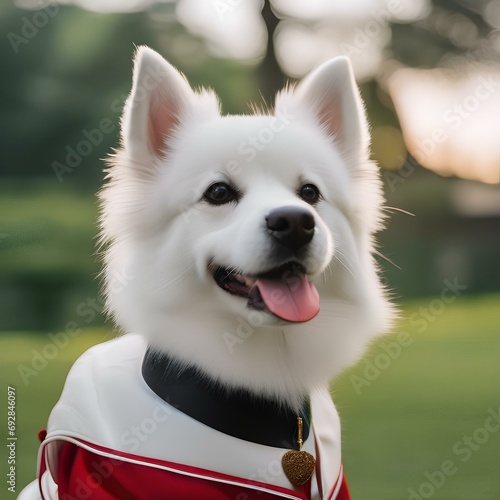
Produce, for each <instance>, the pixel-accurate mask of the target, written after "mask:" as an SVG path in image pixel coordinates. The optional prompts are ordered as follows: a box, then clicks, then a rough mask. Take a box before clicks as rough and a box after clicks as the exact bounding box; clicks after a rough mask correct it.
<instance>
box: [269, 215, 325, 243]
mask: <svg viewBox="0 0 500 500" xmlns="http://www.w3.org/2000/svg"><path fill="white" fill-rule="evenodd" d="M266 224H267V228H268V229H269V230H270V231H271V234H272V235H273V237H274V238H276V240H277V241H278V242H279V243H280V244H281V245H283V246H285V247H287V248H289V249H290V250H294V251H295V250H298V249H299V248H302V247H303V246H305V245H307V244H308V243H309V242H310V241H311V240H312V237H313V235H314V226H315V223H314V216H313V215H312V214H311V213H310V212H309V211H308V210H305V209H303V208H301V207H293V206H290V207H280V208H275V209H274V210H272V211H271V212H270V213H269V215H268V216H267V217H266Z"/></svg>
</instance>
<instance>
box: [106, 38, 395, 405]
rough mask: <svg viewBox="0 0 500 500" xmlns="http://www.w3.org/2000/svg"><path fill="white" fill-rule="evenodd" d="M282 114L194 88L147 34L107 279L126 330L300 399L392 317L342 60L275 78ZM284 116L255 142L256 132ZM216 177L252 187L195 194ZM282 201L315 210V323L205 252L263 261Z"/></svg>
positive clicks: (231, 260) (377, 194) (112, 183)
mask: <svg viewBox="0 0 500 500" xmlns="http://www.w3.org/2000/svg"><path fill="white" fill-rule="evenodd" d="M274 116H277V117H278V119H274V121H272V120H273V116H266V115H254V116H221V115H220V112H219V104H218V101H217V98H216V96H215V95H214V94H213V93H211V92H207V91H202V92H198V93H196V92H194V91H193V90H192V89H191V88H190V86H189V84H188V83H187V81H186V80H185V78H184V77H183V76H182V75H181V74H180V73H179V72H178V71H177V70H176V69H175V68H173V67H172V66H171V65H170V64H168V63H167V62H166V61H165V60H164V59H163V58H162V57H161V56H160V55H158V54H157V53H155V52H154V51H152V50H151V49H149V48H146V47H141V48H139V50H138V52H137V56H136V60H135V69H134V83H133V88H132V92H131V94H130V97H129V99H128V101H127V103H126V106H125V112H124V115H123V120H122V141H123V143H122V148H121V150H120V151H119V152H118V153H117V155H116V156H115V158H114V159H113V160H112V166H111V168H110V170H109V176H108V177H109V182H108V184H107V186H106V187H105V188H104V189H103V191H102V194H101V197H102V241H103V243H104V245H105V247H106V254H105V263H106V266H105V282H106V293H107V299H108V307H109V311H110V312H111V313H112V315H113V316H114V318H115V320H116V322H117V323H118V325H119V326H120V327H121V328H122V329H123V330H124V331H133V332H138V333H141V334H142V335H144V336H145V337H146V338H147V339H148V341H149V342H150V343H151V344H152V345H154V346H156V347H157V348H158V349H160V350H162V351H164V352H167V353H170V354H173V355H175V356H176V357H178V358H180V359H181V360H183V361H185V362H186V363H189V364H194V365H196V366H198V367H199V368H200V370H202V371H204V372H206V373H207V374H209V375H211V376H212V377H213V378H214V379H216V380H218V381H220V382H221V383H222V384H223V385H225V386H228V387H245V388H248V389H250V390H251V391H254V392H256V393H258V394H265V395H268V396H272V397H275V398H279V399H280V400H281V401H283V402H287V403H288V404H291V405H296V404H298V402H299V401H300V399H301V398H302V397H303V396H304V395H305V394H306V393H307V392H308V391H310V389H311V388H312V387H314V386H317V385H321V384H325V383H327V382H328V380H329V379H331V377H333V376H334V375H335V374H337V373H339V371H341V370H342V369H343V368H345V367H346V366H347V365H349V364H351V363H353V362H355V361H356V360H357V359H358V357H359V356H360V355H361V353H362V352H363V349H364V346H365V345H366V343H367V341H368V340H369V339H371V338H372V337H374V336H375V335H376V334H378V333H381V332H385V331H386V330H387V328H388V324H389V321H390V318H391V307H390V305H389V304H388V302H387V300H386V298H385V296H384V292H383V289H382V287H381V285H380V282H379V278H378V276H377V272H376V267H375V265H374V262H373V258H372V251H373V238H372V236H373V233H374V232H375V231H376V230H378V229H379V228H380V222H381V203H382V201H383V200H382V194H381V186H380V182H379V180H378V172H377V168H376V166H375V165H374V164H373V163H372V162H370V161H369V136H368V128H367V124H366V118H365V114H364V110H363V107H362V103H361V99H360V96H359V92H358V90H357V87H356V85H355V82H354V78H353V74H352V70H351V68H350V64H349V61H348V59H346V58H336V59H333V60H331V61H329V62H327V63H325V64H323V65H322V66H320V67H319V68H317V69H316V70H315V71H314V72H312V73H311V74H310V75H309V76H307V77H306V78H305V79H304V80H303V81H302V82H301V83H300V84H299V85H298V86H297V87H296V88H295V89H287V90H284V91H282V92H281V93H280V94H279V95H278V96H277V99H276V104H275V111H274ZM281 125H284V126H283V127H281ZM276 126H277V127H281V130H279V131H276V132H275V133H274V135H273V136H272V140H270V141H269V142H268V143H266V144H265V145H264V147H262V148H261V150H259V151H255V153H256V154H255V155H253V154H252V153H251V152H250V151H249V149H250V148H251V147H250V145H249V144H248V138H249V137H250V136H258V135H259V133H260V134H261V135H262V130H263V129H265V128H270V127H276ZM266 134H267V135H265V134H264V135H263V136H262V137H265V138H266V140H267V138H269V137H270V136H269V133H267V132H266ZM152 136H153V137H152ZM158 140H161V141H163V142H162V147H161V148H159V147H158ZM254 149H255V148H254ZM253 156H254V157H253ZM221 180H224V181H231V182H232V183H233V184H234V185H236V186H237V187H238V188H239V189H240V191H241V192H242V193H243V196H242V198H241V199H240V201H239V202H238V203H237V204H234V203H232V204H228V205H223V206H211V205H209V204H207V203H206V202H204V201H203V200H202V195H203V193H204V192H205V190H206V189H207V187H208V186H209V185H210V184H211V183H212V182H214V181H221ZM303 182H312V183H314V184H316V185H317V186H318V187H319V189H320V190H321V192H322V194H323V198H324V199H323V200H322V201H320V202H319V204H318V205H317V206H316V207H314V208H313V207H311V206H310V205H308V204H307V203H305V202H304V201H303V200H301V199H300V198H299V197H298V196H297V194H296V191H297V188H298V187H299V186H300V184H301V183H303ZM284 205H296V206H301V207H304V208H306V209H307V210H309V211H311V213H312V214H313V215H314V218H315V220H316V232H315V235H314V238H313V241H312V242H311V244H310V251H309V254H308V259H307V262H306V267H307V272H308V274H309V276H310V277H311V278H312V280H313V281H314V282H315V284H316V286H317V288H318V291H319V293H320V297H321V310H320V313H319V314H318V316H316V317H315V318H314V319H313V320H311V321H309V322H308V323H302V324H282V323H279V322H278V321H277V320H276V319H275V318H274V317H273V316H271V315H269V314H266V313H257V312H256V311H251V310H249V309H247V307H246V302H245V300H244V299H241V298H236V297H233V296H231V295H229V294H227V293H226V292H224V291H223V290H221V289H220V288H218V287H217V285H216V284H215V283H214V281H213V279H212V277H211V275H210V273H209V272H208V271H207V266H208V264H209V262H210V261H211V260H212V259H214V261H215V262H216V263H218V264H220V265H224V266H226V267H234V268H236V269H239V270H241V271H243V272H244V273H246V274H255V273H258V272H261V271H263V270H266V269H268V268H269V264H268V261H269V251H270V245H269V241H268V239H269V236H268V235H267V234H266V232H265V230H264V218H265V216H266V214H267V213H268V212H269V211H270V210H271V209H273V208H276V207H280V206H284Z"/></svg>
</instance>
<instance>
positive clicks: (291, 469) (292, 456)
mask: <svg viewBox="0 0 500 500" xmlns="http://www.w3.org/2000/svg"><path fill="white" fill-rule="evenodd" d="M281 465H282V466H283V470H284V471H285V474H286V477H287V478H288V480H289V481H290V482H291V483H292V484H293V485H294V486H302V485H303V484H304V483H307V481H309V479H311V476H312V475H313V472H314V467H315V466H316V460H315V459H314V457H313V456H312V455H311V454H310V453H307V451H295V450H291V451H287V452H286V453H285V454H284V455H283V458H282V459H281Z"/></svg>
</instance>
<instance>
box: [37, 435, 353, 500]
mask: <svg viewBox="0 0 500 500" xmlns="http://www.w3.org/2000/svg"><path fill="white" fill-rule="evenodd" d="M99 451H100V452H102V453H104V454H110V455H112V457H110V456H105V455H101V454H97V453H93V452H91V451H89V450H87V449H85V448H82V447H80V446H77V445H76V444H73V443H70V442H67V443H65V444H64V445H63V446H62V448H61V450H60V455H59V467H58V471H57V472H58V473H57V475H58V485H59V498H60V500H77V499H78V500H80V499H85V500H87V499H88V500H162V499H179V500H271V499H272V498H277V497H284V498H286V497H287V495H290V496H289V498H292V497H293V498H300V499H304V500H308V499H309V498H310V495H309V490H310V484H309V483H306V484H305V485H304V486H302V488H300V489H299V490H294V491H292V490H286V489H285V488H281V487H277V486H272V485H269V484H265V483H260V482H258V481H250V480H245V479H240V478H236V477H232V476H228V475H225V474H220V473H217V472H212V471H208V470H204V469H199V468H196V467H190V466H185V465H180V464H174V463H171V462H165V461H161V460H154V459H149V458H144V457H140V456H135V455H130V454H124V453H121V452H116V451H114V450H107V449H105V448H99ZM122 458H123V459H122ZM129 460H136V461H140V462H142V463H140V464H138V463H133V462H131V461H129ZM166 468H168V469H170V470H166ZM44 469H45V466H44V464H42V471H43V470H44ZM339 479H340V480H341V481H342V486H341V488H340V491H339V493H338V494H337V496H336V497H335V500H350V495H349V490H348V488H347V483H346V481H345V477H343V476H342V478H339ZM261 488H262V489H261ZM264 489H265V491H264ZM334 489H335V488H334ZM270 490H272V491H274V492H275V493H273V492H271V491H270ZM329 498H331V497H329Z"/></svg>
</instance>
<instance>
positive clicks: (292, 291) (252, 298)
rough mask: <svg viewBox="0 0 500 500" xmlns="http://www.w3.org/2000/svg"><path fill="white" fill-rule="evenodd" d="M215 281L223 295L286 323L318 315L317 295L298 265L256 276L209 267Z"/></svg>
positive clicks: (288, 265) (295, 263) (282, 267)
mask: <svg viewBox="0 0 500 500" xmlns="http://www.w3.org/2000/svg"><path fill="white" fill-rule="evenodd" d="M209 270H210V271H211V272H212V275H213V278H214V281H215V282H216V283H217V285H218V286H219V287H220V288H222V289H223V290H224V291H225V292H227V293H229V294H231V295H234V296H237V297H242V298H243V299H246V300H247V307H248V308H250V309H256V310H258V311H266V312H269V313H271V314H273V315H274V316H277V317H278V318H280V319H283V320H285V321H289V322H294V323H301V322H304V321H309V320H311V319H312V318H314V317H315V316H316V315H317V314H318V312H319V294H318V291H317V290H316V287H315V286H314V284H313V283H312V282H311V281H310V280H309V278H308V277H307V275H306V273H305V270H304V268H303V267H302V266H301V265H300V264H298V263H297V262H288V263H286V264H283V265H281V266H279V267H276V268H274V269H271V270H270V271H267V272H265V273H261V274H259V275H257V276H250V275H245V274H242V273H240V272H238V271H236V270H234V269H230V268H226V267H223V266H218V265H216V264H211V265H210V266H209Z"/></svg>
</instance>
